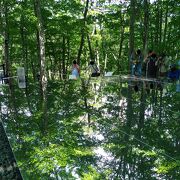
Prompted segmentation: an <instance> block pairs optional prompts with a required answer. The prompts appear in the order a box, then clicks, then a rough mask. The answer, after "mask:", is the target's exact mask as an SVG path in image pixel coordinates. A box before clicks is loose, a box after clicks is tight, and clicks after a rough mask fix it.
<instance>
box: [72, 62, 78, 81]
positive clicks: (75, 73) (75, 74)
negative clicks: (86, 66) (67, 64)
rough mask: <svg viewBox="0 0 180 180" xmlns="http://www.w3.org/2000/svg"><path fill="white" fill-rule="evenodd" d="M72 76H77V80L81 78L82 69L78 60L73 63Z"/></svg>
mask: <svg viewBox="0 0 180 180" xmlns="http://www.w3.org/2000/svg"><path fill="white" fill-rule="evenodd" d="M72 75H74V76H76V78H78V77H79V75H80V67H79V65H78V64H77V62H76V60H74V61H73V65H72Z"/></svg>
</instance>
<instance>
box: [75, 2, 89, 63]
mask: <svg viewBox="0 0 180 180" xmlns="http://www.w3.org/2000/svg"><path fill="white" fill-rule="evenodd" d="M88 6H89V0H86V6H85V9H84V19H83V25H82V29H81V41H80V46H79V50H78V55H77V63H78V64H80V59H81V54H82V49H83V45H84V38H85V30H86V19H87V12H88Z"/></svg>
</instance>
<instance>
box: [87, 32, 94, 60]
mask: <svg viewBox="0 0 180 180" xmlns="http://www.w3.org/2000/svg"><path fill="white" fill-rule="evenodd" d="M87 41H88V47H89V54H90V58H91V59H92V60H93V59H94V55H93V50H92V47H91V40H90V37H89V34H87Z"/></svg>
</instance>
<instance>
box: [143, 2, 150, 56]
mask: <svg viewBox="0 0 180 180" xmlns="http://www.w3.org/2000/svg"><path fill="white" fill-rule="evenodd" d="M148 30H149V0H144V31H143V55H144V57H145V55H146V54H147V48H148V47H147V46H148Z"/></svg>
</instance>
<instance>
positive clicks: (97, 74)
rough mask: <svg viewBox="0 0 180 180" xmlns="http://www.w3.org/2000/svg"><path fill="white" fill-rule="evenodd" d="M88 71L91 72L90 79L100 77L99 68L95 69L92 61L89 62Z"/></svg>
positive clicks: (95, 66)
mask: <svg viewBox="0 0 180 180" xmlns="http://www.w3.org/2000/svg"><path fill="white" fill-rule="evenodd" d="M88 69H90V71H91V77H98V76H100V72H99V68H98V67H97V65H96V63H95V62H94V61H92V60H91V61H90V63H89V66H88Z"/></svg>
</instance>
